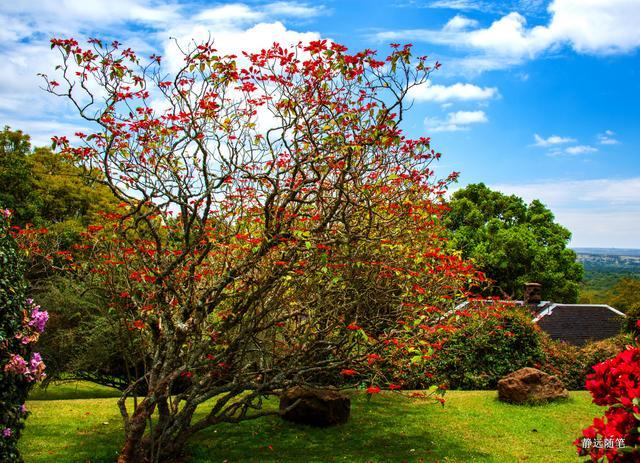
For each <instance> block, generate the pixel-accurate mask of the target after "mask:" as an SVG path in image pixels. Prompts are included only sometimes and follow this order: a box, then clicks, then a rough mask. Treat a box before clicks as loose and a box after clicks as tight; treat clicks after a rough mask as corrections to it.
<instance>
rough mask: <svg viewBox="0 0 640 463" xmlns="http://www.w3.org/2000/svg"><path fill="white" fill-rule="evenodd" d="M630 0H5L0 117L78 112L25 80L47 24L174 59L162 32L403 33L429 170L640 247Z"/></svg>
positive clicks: (39, 140) (413, 119)
mask: <svg viewBox="0 0 640 463" xmlns="http://www.w3.org/2000/svg"><path fill="white" fill-rule="evenodd" d="M638 24H640V0H553V1H541V0H529V1H524V0H505V1H484V0H390V1H384V2H383V1H380V2H374V1H360V0H352V1H348V0H342V1H339V0H335V1H334V0H326V1H314V2H293V1H276V2H274V1H271V2H268V1H251V0H246V1H244V2H230V1H228V2H221V1H219V2H211V1H178V0H60V1H56V2H52V1H50V0H29V1H27V0H18V1H14V2H3V3H2V5H0V59H1V60H2V62H3V68H4V69H3V72H2V73H1V74H0V119H1V120H2V123H3V124H8V125H10V126H11V127H12V128H15V129H22V130H23V131H25V132H27V133H29V134H31V136H32V138H33V141H34V143H35V144H48V141H49V138H50V137H51V136H52V135H61V134H72V133H74V132H75V131H76V129H77V128H79V127H80V126H81V122H79V121H78V120H77V119H76V118H75V117H74V113H73V111H72V110H71V108H70V107H69V106H68V105H67V104H66V103H65V102H64V101H62V100H59V99H55V98H53V97H51V96H49V95H48V94H46V93H45V92H43V91H41V90H40V89H39V85H40V81H39V80H38V77H37V76H36V74H37V73H38V72H51V71H52V70H53V68H54V66H55V64H56V62H55V59H56V57H55V55H54V54H53V52H51V51H50V50H49V46H48V41H49V39H50V38H51V37H52V36H63V37H64V36H72V37H75V38H77V39H80V40H82V39H86V38H88V37H101V38H107V39H117V40H119V41H120V42H123V43H125V44H126V45H128V46H131V47H132V48H134V49H136V50H137V51H140V52H142V53H147V54H151V53H159V54H161V55H164V56H165V58H166V62H167V65H168V66H171V65H172V63H176V62H177V59H178V58H177V56H176V53H175V50H174V49H172V46H171V41H170V39H169V38H170V37H176V38H177V39H178V40H188V39H192V38H193V39H196V40H202V39H205V38H207V36H208V34H211V36H212V37H213V38H214V39H215V40H216V42H217V47H218V48H219V49H220V50H222V51H228V52H237V51H239V50H241V49H247V50H252V49H256V48H263V47H264V46H268V45H269V44H271V43H272V42H273V41H278V42H280V43H283V44H284V43H287V42H291V43H297V42H298V41H300V40H302V41H306V40H313V39H317V38H320V37H322V38H328V39H332V40H335V41H337V42H340V43H343V44H344V45H346V46H348V47H349V48H350V49H352V50H353V51H356V50H359V49H362V48H374V49H378V50H381V53H382V52H385V51H387V49H388V48H387V47H388V44H389V43H390V42H399V43H407V42H410V43H413V44H414V47H415V49H416V52H417V54H419V55H423V54H426V55H429V56H430V57H432V58H433V59H434V60H435V59H437V60H439V61H441V62H442V63H443V67H442V69H441V70H440V71H438V72H437V73H434V74H433V75H432V79H431V82H430V83H429V84H428V85H426V86H424V87H422V88H421V89H419V90H418V91H416V92H415V94H413V95H412V97H413V98H414V99H415V105H414V107H413V109H412V111H411V114H410V116H409V117H408V119H407V121H406V122H407V123H406V125H405V130H406V131H407V132H408V134H409V135H412V136H419V135H426V136H430V137H431V138H432V141H433V145H434V147H435V148H436V149H438V150H439V151H441V152H442V153H443V160H442V162H441V165H440V168H439V169H440V172H442V173H444V172H448V171H452V170H456V171H460V172H461V178H460V183H459V185H458V187H459V186H464V185H465V184H467V183H472V182H484V183H486V184H488V185H489V186H491V187H493V188H496V189H499V190H501V191H504V192H507V193H515V194H518V195H519V196H522V197H524V198H525V199H526V200H528V201H529V200H531V199H534V198H539V199H541V200H542V201H543V202H545V203H546V204H547V205H548V206H549V207H550V208H551V210H552V211H553V212H554V214H555V215H556V218H557V220H558V221H559V222H560V223H562V224H564V225H565V226H567V227H568V228H569V229H570V230H571V231H572V232H573V240H572V243H571V244H572V246H598V247H634V248H640V233H638V230H640V159H639V157H638V156H639V155H640V149H639V148H640V59H639V58H640V56H639V52H638V49H639V48H640V27H638Z"/></svg>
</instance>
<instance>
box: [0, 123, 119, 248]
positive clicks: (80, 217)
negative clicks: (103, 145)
mask: <svg viewBox="0 0 640 463" xmlns="http://www.w3.org/2000/svg"><path fill="white" fill-rule="evenodd" d="M98 180H99V179H98V177H97V176H96V175H95V174H90V173H87V172H85V170H84V169H82V168H80V167H77V166H74V165H73V164H72V163H71V162H70V161H68V160H66V159H64V158H63V157H61V156H60V155H59V154H55V153H52V152H51V150H50V149H48V148H36V149H35V150H32V149H31V145H30V142H29V136H28V135H25V134H23V133H22V132H21V131H20V130H17V131H12V130H11V129H10V128H9V127H5V128H4V130H3V131H2V132H0V206H2V207H5V208H8V209H10V210H12V211H13V223H14V224H15V225H19V226H24V225H26V224H28V223H32V224H34V225H36V226H38V227H41V226H46V227H48V228H50V229H51V231H53V232H54V233H55V235H56V236H57V238H58V239H61V240H62V244H65V243H66V244H68V243H69V242H70V241H74V239H75V237H76V236H77V234H78V233H79V232H80V231H81V229H82V228H84V227H85V226H86V225H88V224H89V223H92V222H93V221H95V220H96V219H97V218H98V216H97V213H98V212H99V211H108V210H110V209H113V207H114V205H115V204H116V200H115V197H114V196H113V194H112V193H111V190H109V188H107V187H106V186H104V185H102V184H100V183H99V181H98Z"/></svg>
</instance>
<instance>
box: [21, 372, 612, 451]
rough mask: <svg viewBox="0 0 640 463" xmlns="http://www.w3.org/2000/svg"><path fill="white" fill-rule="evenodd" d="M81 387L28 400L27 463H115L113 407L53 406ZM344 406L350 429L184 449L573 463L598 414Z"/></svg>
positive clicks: (475, 402) (497, 406) (206, 440)
mask: <svg viewBox="0 0 640 463" xmlns="http://www.w3.org/2000/svg"><path fill="white" fill-rule="evenodd" d="M91 387H93V388H94V391H97V393H98V394H100V395H102V396H104V395H105V394H107V393H108V392H109V391H108V390H104V389H102V388H99V387H98V388H95V386H91ZM85 389H86V387H85V385H84V384H83V385H81V386H80V387H76V385H73V384H67V385H65V386H64V389H63V390H60V389H59V387H58V386H56V387H52V388H50V389H49V391H48V392H47V394H48V395H43V394H42V393H38V394H37V395H35V396H34V397H37V398H39V399H45V400H30V401H29V402H28V403H27V407H28V408H29V409H30V410H31V411H32V412H33V414H32V415H31V416H30V417H29V419H28V421H27V428H26V431H25V434H24V438H23V439H22V441H21V449H22V452H23V454H24V457H25V461H26V462H27V463H36V462H38V463H39V462H51V463H53V462H56V463H64V462H113V461H114V459H115V455H116V451H117V449H118V444H119V442H120V438H121V422H120V418H119V415H118V411H117V409H116V400H115V399H114V398H96V399H86V398H79V399H73V400H63V399H62V397H63V396H65V395H66V396H67V397H69V396H71V397H84V394H85V392H84V390H85ZM70 394H71V395H70ZM74 394H75V395H74ZM51 399H56V400H51ZM353 399H354V400H353V404H352V411H351V420H350V422H349V423H348V424H346V425H344V426H339V427H335V428H329V429H316V428H310V427H301V426H296V425H293V424H290V423H287V422H284V421H282V420H280V419H279V418H277V417H272V418H266V419H260V420H256V421H249V422H244V423H241V424H240V425H224V426H219V427H217V428H213V429H209V430H206V431H204V432H202V433H201V434H199V435H198V436H197V439H196V440H194V442H193V444H192V446H191V448H190V451H191V454H192V456H193V458H192V462H193V463H207V462H219V463H222V462H225V461H226V462H229V463H232V462H256V463H257V462H287V463H294V462H296V463H298V462H304V463H312V462H363V463H366V462H376V463H379V462H398V463H400V462H461V463H462V462H496V463H507V462H525V461H526V462H577V461H580V460H579V459H578V458H577V457H576V456H575V455H576V454H575V451H574V449H573V447H572V445H571V442H572V441H573V440H574V439H575V438H576V437H577V436H578V435H579V432H580V430H581V429H582V428H583V427H584V426H585V425H587V424H589V423H590V422H591V420H592V419H593V417H594V416H596V415H597V414H600V413H601V411H602V410H601V409H600V407H597V406H595V405H593V404H591V403H590V402H591V401H590V396H589V394H588V393H587V392H572V393H571V397H570V398H569V400H567V401H565V402H562V403H555V404H547V405H543V406H514V405H507V404H503V403H501V402H498V401H497V400H496V393H495V392H487V391H472V392H462V391H451V392H449V393H447V395H446V399H447V404H446V405H445V407H444V408H443V407H440V406H439V405H432V404H427V403H425V402H420V401H417V402H416V401H410V400H407V399H404V398H402V397H400V396H398V395H397V394H381V395H378V396H376V397H374V398H373V400H372V401H371V402H369V403H367V401H366V399H365V398H364V397H363V396H362V395H354V397H353ZM271 406H275V402H273V403H271Z"/></svg>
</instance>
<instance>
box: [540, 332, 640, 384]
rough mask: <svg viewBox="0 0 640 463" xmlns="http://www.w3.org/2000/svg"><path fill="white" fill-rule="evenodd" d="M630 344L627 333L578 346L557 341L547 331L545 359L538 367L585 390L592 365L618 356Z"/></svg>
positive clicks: (564, 381) (544, 338) (543, 338)
mask: <svg viewBox="0 0 640 463" xmlns="http://www.w3.org/2000/svg"><path fill="white" fill-rule="evenodd" d="M628 343H629V337H628V336H626V335H619V336H616V337H614V338H611V339H605V340H603V341H596V342H590V343H588V344H586V345H584V346H583V347H577V346H574V345H571V344H568V343H566V342H563V341H554V340H552V339H551V338H550V337H549V336H548V335H546V334H545V335H543V337H542V347H543V350H544V360H543V361H542V362H541V364H540V365H538V367H539V368H540V369H541V370H543V371H545V372H546V373H550V374H552V375H555V376H557V377H558V378H560V380H561V381H562V382H563V383H564V385H565V386H566V387H567V389H570V390H578V389H584V388H585V381H586V377H587V375H588V374H589V373H593V368H592V367H593V365H596V364H598V363H600V362H603V361H604V360H607V359H610V358H613V357H615V356H616V355H617V354H618V353H619V352H621V351H622V350H624V347H625V345H626V344H628Z"/></svg>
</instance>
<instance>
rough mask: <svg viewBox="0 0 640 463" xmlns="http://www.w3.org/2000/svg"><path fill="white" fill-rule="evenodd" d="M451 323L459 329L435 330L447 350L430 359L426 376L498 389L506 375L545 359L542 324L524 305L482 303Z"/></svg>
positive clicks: (448, 382)
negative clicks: (541, 331) (536, 321)
mask: <svg viewBox="0 0 640 463" xmlns="http://www.w3.org/2000/svg"><path fill="white" fill-rule="evenodd" d="M452 325H453V326H454V327H455V331H452V332H448V331H447V330H439V331H437V332H436V333H434V338H435V341H436V342H441V343H442V349H441V350H438V351H437V352H436V353H435V354H434V356H433V357H432V358H431V359H430V360H429V361H428V362H427V374H430V375H433V376H434V377H435V378H436V379H437V380H438V381H439V382H441V383H444V384H446V385H447V386H448V387H449V388H451V389H466V390H472V389H495V388H496V386H497V383H498V380H499V379H500V378H502V377H503V376H505V375H507V374H509V373H511V372H513V371H515V370H518V369H520V368H523V367H531V366H534V364H536V363H538V362H539V361H540V360H541V359H542V348H541V345H540V333H539V328H537V326H536V325H534V324H533V323H532V321H531V315H530V314H529V313H528V312H527V311H525V310H523V309H521V308H518V307H513V306H505V305H499V304H490V305H484V304H480V303H477V304H475V306H474V307H473V308H469V309H466V310H463V311H459V312H458V314H457V315H455V316H454V318H453V320H452Z"/></svg>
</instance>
